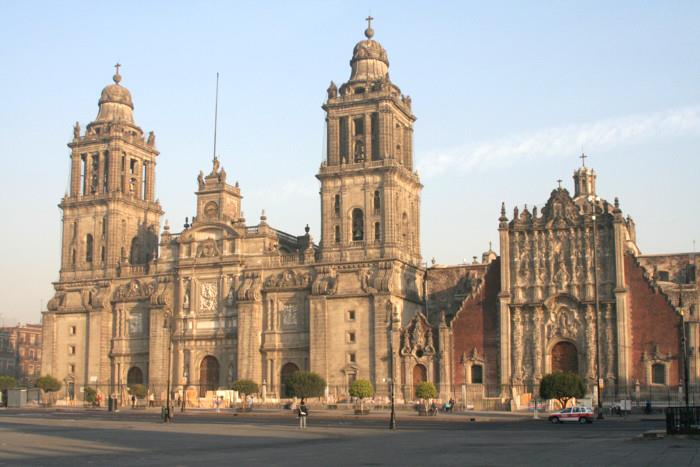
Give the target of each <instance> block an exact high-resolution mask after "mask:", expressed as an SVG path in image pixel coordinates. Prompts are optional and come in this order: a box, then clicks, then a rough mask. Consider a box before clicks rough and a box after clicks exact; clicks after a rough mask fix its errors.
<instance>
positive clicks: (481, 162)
mask: <svg viewBox="0 0 700 467" xmlns="http://www.w3.org/2000/svg"><path fill="white" fill-rule="evenodd" d="M696 134H700V106H695V107H685V108H681V109H674V110H669V111H665V112H654V113H647V114H635V115H629V116H625V117H618V118H610V119H605V120H600V121H597V122H589V123H583V124H576V125H565V126H559V127H552V128H545V129H542V130H537V131H533V132H528V133H520V134H514V135H510V136H506V137H504V138H503V139H500V140H495V141H486V142H483V143H480V144H477V145H474V146H461V147H457V148H452V149H447V150H444V151H433V152H428V153H427V154H426V156H425V157H423V158H422V159H421V160H420V161H419V162H418V169H419V170H420V172H421V174H422V175H425V176H427V177H434V176H437V175H440V174H442V173H444V172H447V171H453V170H462V171H466V170H473V169H475V168H492V167H502V166H507V165H512V164H515V163H517V162H519V161H522V160H528V159H547V158H556V157H569V156H570V154H571V152H572V150H578V148H582V147H583V148H586V150H588V151H601V150H605V149H610V148H613V147H617V146H622V145H626V144H639V143H644V142H648V141H652V140H660V139H666V138H671V137H678V136H685V135H696Z"/></svg>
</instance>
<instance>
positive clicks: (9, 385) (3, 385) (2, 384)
mask: <svg viewBox="0 0 700 467" xmlns="http://www.w3.org/2000/svg"><path fill="white" fill-rule="evenodd" d="M15 386H17V380H16V379H14V378H13V377H12V376H0V391H7V390H8V389H14V388H15Z"/></svg>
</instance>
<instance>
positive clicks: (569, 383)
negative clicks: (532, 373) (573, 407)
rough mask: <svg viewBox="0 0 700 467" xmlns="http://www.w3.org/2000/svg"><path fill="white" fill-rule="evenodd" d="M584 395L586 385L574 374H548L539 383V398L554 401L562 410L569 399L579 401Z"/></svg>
mask: <svg viewBox="0 0 700 467" xmlns="http://www.w3.org/2000/svg"><path fill="white" fill-rule="evenodd" d="M585 395H586V385H585V384H584V383H583V380H582V379H581V377H580V376H579V375H577V374H576V373H569V372H567V373H550V374H548V375H544V376H543V377H542V380H541V381H540V397H541V398H543V399H556V400H558V401H559V403H560V404H561V407H562V409H563V408H565V407H566V405H567V404H568V403H569V401H570V400H571V399H574V398H576V399H580V398H582V397H583V396H585Z"/></svg>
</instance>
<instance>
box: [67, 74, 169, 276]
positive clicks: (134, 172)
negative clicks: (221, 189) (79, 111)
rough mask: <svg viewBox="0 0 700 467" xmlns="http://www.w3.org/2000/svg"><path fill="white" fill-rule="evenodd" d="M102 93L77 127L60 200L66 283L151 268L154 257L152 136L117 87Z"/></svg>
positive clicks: (117, 78) (156, 214)
mask: <svg viewBox="0 0 700 467" xmlns="http://www.w3.org/2000/svg"><path fill="white" fill-rule="evenodd" d="M120 66H121V65H119V64H117V65H115V68H116V72H115V74H114V76H113V78H112V79H113V81H114V83H113V84H110V85H108V86H106V87H105V88H104V89H103V90H102V94H101V96H100V100H99V111H98V113H97V117H96V118H95V120H94V121H93V122H91V123H89V124H88V125H87V128H86V130H85V132H84V133H83V134H81V131H80V125H79V123H77V122H76V124H75V126H74V127H73V140H72V141H71V142H70V143H68V147H69V148H70V149H71V155H70V158H71V171H70V191H69V193H68V194H67V195H66V196H65V197H64V198H63V199H62V200H61V203H60V204H59V207H60V208H61V209H62V210H63V239H62V254H61V280H66V279H81V278H96V277H104V276H108V275H109V271H112V270H114V268H116V267H117V265H119V266H120V267H121V266H122V265H131V266H137V265H143V266H146V265H147V264H148V263H149V262H150V261H151V260H152V259H154V258H155V256H156V255H157V245H158V231H159V225H160V216H161V215H162V214H163V212H162V210H161V207H160V204H159V203H158V201H156V200H155V199H154V198H155V167H156V157H157V156H158V151H157V150H156V147H155V135H154V134H153V132H150V133H149V134H148V136H147V137H144V134H143V131H142V130H141V128H139V127H138V126H137V125H136V124H135V123H134V116H133V109H134V104H133V102H132V99H131V93H130V92H129V90H128V89H126V88H125V87H123V86H122V85H121V84H120V83H121V80H122V77H121V75H120V74H119V67H120Z"/></svg>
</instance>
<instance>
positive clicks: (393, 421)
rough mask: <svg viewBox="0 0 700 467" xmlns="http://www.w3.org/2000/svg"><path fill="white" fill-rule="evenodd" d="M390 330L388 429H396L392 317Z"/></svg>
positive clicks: (392, 318)
mask: <svg viewBox="0 0 700 467" xmlns="http://www.w3.org/2000/svg"><path fill="white" fill-rule="evenodd" d="M389 323H390V328H389V354H390V358H389V365H390V367H389V397H390V398H391V415H390V416H389V429H390V430H395V429H396V407H395V405H394V333H393V327H394V317H393V315H392V316H391V318H390V321H389Z"/></svg>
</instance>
